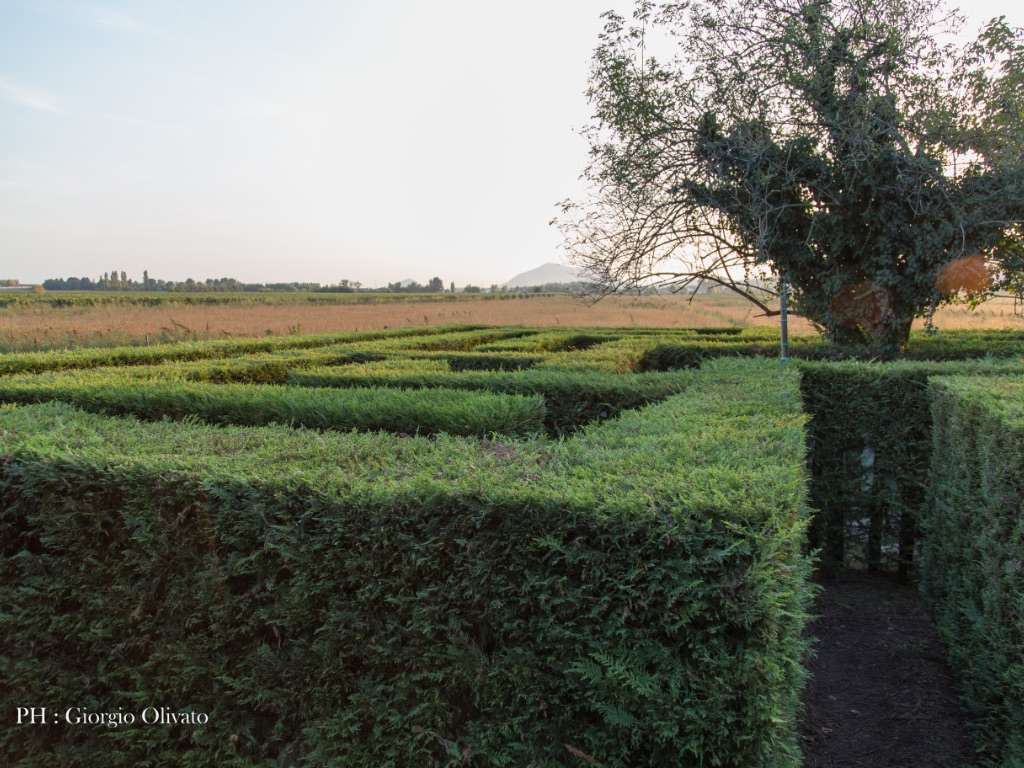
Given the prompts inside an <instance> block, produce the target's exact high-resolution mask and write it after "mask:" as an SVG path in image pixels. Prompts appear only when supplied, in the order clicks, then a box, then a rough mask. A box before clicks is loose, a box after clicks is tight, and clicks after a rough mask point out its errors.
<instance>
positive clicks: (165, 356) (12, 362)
mask: <svg viewBox="0 0 1024 768" xmlns="http://www.w3.org/2000/svg"><path fill="white" fill-rule="evenodd" d="M482 327H483V326H464V325H461V326H450V328H451V329H453V330H459V331H465V330H466V329H472V328H482ZM443 330H444V326H438V327H433V328H394V329H391V330H383V331H355V332H352V333H335V334H325V335H317V336H281V337H275V338H270V339H229V340H225V341H198V342H184V343H177V344H154V345H153V346H146V347H113V348H111V349H80V350H73V351H70V352H69V351H67V350H64V351H53V352H26V353H18V354H5V355H0V375H9V374H14V373H42V372H43V371H65V370H72V369H77V368H100V367H103V366H122V365H153V364H156V363H164V362H168V361H171V360H179V361H180V360H215V359H221V358H229V357H237V356H238V355H254V354H261V353H266V352H278V351H286V350H309V349H317V348H320V347H327V346H331V345H336V344H339V343H343V342H344V343H349V344H358V343H364V342H368V341H382V340H386V339H390V340H397V339H402V338H405V337H409V336H413V337H415V336H427V335H430V336H436V335H439V334H441V333H442V332H443Z"/></svg>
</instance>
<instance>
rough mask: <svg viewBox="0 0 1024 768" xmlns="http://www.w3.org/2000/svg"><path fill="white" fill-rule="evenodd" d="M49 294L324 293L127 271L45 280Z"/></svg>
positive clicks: (306, 287)
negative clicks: (138, 277) (163, 277)
mask: <svg viewBox="0 0 1024 768" xmlns="http://www.w3.org/2000/svg"><path fill="white" fill-rule="evenodd" d="M42 285H43V288H45V289H46V290H47V291H177V292H182V293H244V292H250V293H259V292H275V291H288V292H295V291H302V292H307V293H309V292H316V291H321V290H324V289H323V287H322V286H321V285H320V283H243V282H241V281H240V280H236V279H235V278H233V277H218V278H207V279H206V280H203V281H202V282H200V281H198V280H193V279H192V278H191V277H190V278H188V279H187V280H178V281H175V280H155V279H153V278H151V277H150V276H149V272H148V271H146V272H143V273H142V280H133V279H132V278H130V277H128V275H127V274H125V272H124V271H121V272H104V273H103V275H102V276H101V277H97V278H95V279H93V278H91V277H68V278H63V277H57V278H51V279H49V280H44V281H43V284H42Z"/></svg>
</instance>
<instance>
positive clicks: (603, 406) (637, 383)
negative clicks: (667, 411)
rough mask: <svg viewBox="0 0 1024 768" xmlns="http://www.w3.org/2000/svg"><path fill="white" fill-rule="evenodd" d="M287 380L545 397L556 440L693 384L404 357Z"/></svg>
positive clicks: (684, 377) (671, 377) (663, 376)
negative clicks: (456, 368)
mask: <svg viewBox="0 0 1024 768" xmlns="http://www.w3.org/2000/svg"><path fill="white" fill-rule="evenodd" d="M288 380H289V381H290V382H291V383H292V384H295V385H297V386H302V387H341V388H349V387H407V388H433V387H438V388H446V389H465V390H476V391H489V392H500V393H504V394H509V395H522V396H537V395H540V396H542V397H543V398H544V407H545V426H546V427H547V429H548V432H549V434H551V435H552V436H558V435H567V434H571V433H572V432H573V431H574V430H575V429H576V428H577V427H578V426H580V425H583V424H589V423H590V422H592V421H601V420H607V419H611V418H614V417H615V416H617V415H619V414H620V413H622V412H623V411H625V410H628V409H630V408H638V407H640V406H642V405H646V404H647V403H651V402H656V401H658V400H661V399H664V398H666V397H668V396H669V395H672V394H675V393H678V392H680V391H682V390H683V389H685V388H686V387H687V386H689V385H690V384H691V382H692V379H691V377H690V376H689V375H688V374H687V373H686V372H668V373H648V374H614V373H608V372H604V371H594V370H585V369H584V370H559V369H554V368H539V367H538V368H530V369H526V370H520V371H486V370H465V371H461V372H453V371H451V370H450V369H448V366H447V365H446V363H445V361H439V360H411V361H407V360H402V359H390V360H386V361H382V362H374V363H365V364H362V365H350V366H344V367H334V368H311V369H303V370H294V371H292V372H291V374H290V375H289V379H288Z"/></svg>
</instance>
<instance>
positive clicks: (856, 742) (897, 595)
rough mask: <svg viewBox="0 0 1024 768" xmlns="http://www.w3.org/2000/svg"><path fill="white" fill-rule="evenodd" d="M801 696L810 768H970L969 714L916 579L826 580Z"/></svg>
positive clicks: (852, 576)
mask: <svg viewBox="0 0 1024 768" xmlns="http://www.w3.org/2000/svg"><path fill="white" fill-rule="evenodd" d="M821 585H822V586H823V590H822V592H821V595H820V596H819V598H818V601H817V603H816V605H815V610H814V612H815V614H816V615H817V616H818V618H817V619H816V620H815V621H814V622H813V623H812V624H811V626H810V628H809V633H810V634H811V636H812V637H816V638H818V642H817V644H816V646H815V650H816V654H817V655H816V657H815V658H813V659H812V660H811V662H810V665H809V667H810V670H811V674H812V678H811V680H810V681H809V682H808V685H807V688H806V690H805V693H804V701H805V713H804V718H803V722H802V725H801V736H802V739H803V751H804V766H805V768H965V767H966V766H970V765H972V764H973V758H974V753H973V751H972V749H971V745H970V742H969V741H968V738H967V716H966V714H965V713H964V712H963V711H962V709H961V708H960V705H959V702H958V700H957V694H956V686H955V683H954V681H953V677H952V674H951V672H950V670H949V667H948V666H947V664H946V660H945V658H946V657H945V651H944V649H943V647H942V645H941V643H940V642H939V640H938V638H937V637H936V634H935V630H934V628H933V626H932V622H931V618H930V617H929V614H928V610H927V608H926V606H925V603H924V601H923V600H922V598H921V596H920V594H919V593H918V591H917V587H916V586H915V585H901V584H897V583H895V581H894V580H893V578H892V577H891V576H887V575H873V574H867V573H860V572H856V573H844V574H842V575H840V576H839V577H837V578H834V579H828V580H822V581H821Z"/></svg>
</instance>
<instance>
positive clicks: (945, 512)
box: [922, 376, 1024, 766]
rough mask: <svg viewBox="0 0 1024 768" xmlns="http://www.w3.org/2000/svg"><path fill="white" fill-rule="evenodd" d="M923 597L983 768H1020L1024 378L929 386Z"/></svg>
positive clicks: (1023, 728) (1023, 724)
mask: <svg viewBox="0 0 1024 768" xmlns="http://www.w3.org/2000/svg"><path fill="white" fill-rule="evenodd" d="M930 390H931V393H932V396H933V398H934V401H933V407H932V413H933V417H934V422H935V435H934V450H933V452H932V462H931V476H930V477H931V482H930V486H929V487H930V494H929V506H928V514H927V515H925V516H924V518H923V525H924V529H925V539H924V551H923V560H924V575H925V579H924V581H923V583H922V588H923V590H924V592H925V594H926V595H927V597H928V599H929V601H930V602H931V605H932V609H933V610H934V612H935V616H936V622H937V625H938V628H939V631H940V633H941V634H942V636H943V639H944V640H945V642H946V643H947V646H948V648H949V652H950V660H951V666H952V668H953V670H954V672H955V673H956V674H957V675H958V676H959V677H960V680H961V684H962V687H963V693H964V700H965V702H966V703H967V705H968V706H969V707H970V709H971V710H972V712H973V723H974V727H975V731H976V736H977V740H978V744H979V746H980V747H981V749H982V750H983V754H984V756H985V758H986V759H985V761H984V764H985V765H990V766H1018V765H1024V610H1022V608H1024V378H1001V379H987V380H986V379H976V378H967V377H961V376H956V377H942V378H935V379H932V381H931V387H930Z"/></svg>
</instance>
